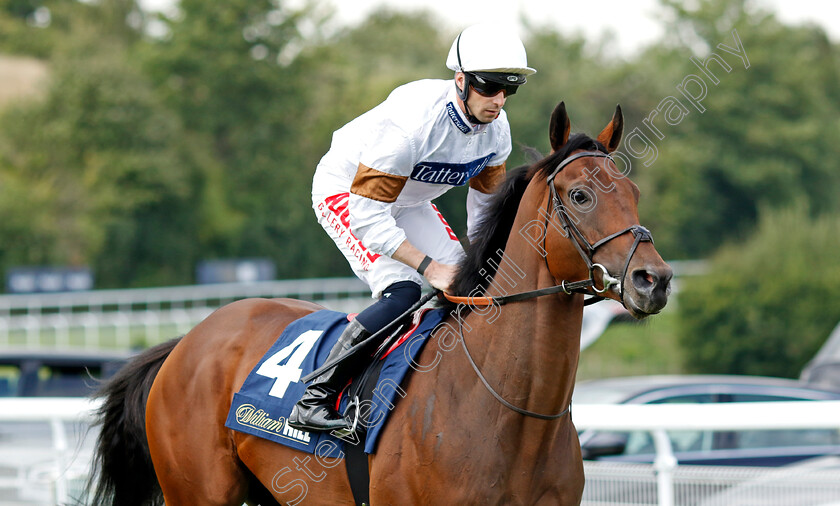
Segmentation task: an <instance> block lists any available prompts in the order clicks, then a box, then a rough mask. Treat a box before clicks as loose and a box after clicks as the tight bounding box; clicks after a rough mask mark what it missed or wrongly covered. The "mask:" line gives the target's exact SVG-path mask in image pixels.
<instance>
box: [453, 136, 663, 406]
mask: <svg viewBox="0 0 840 506" xmlns="http://www.w3.org/2000/svg"><path fill="white" fill-rule="evenodd" d="M581 158H606V159H608V160H610V161H612V160H613V159H612V157H611V156H610V155H609V154H607V153H602V152H600V151H583V152H581V153H577V154H574V155H572V156H570V157H568V158H566V159H564V160H563V161H562V162H560V164H559V165H558V166H557V168H555V169H554V171H552V172H551V174H550V175H549V176H548V181H547V183H548V187H549V189H550V190H549V191H550V193H551V198H550V199H548V204H547V208H546V213H545V223H544V227H543V230H544V231H545V233H544V234H543V252H544V253H545V252H546V251H547V250H546V249H545V241H546V236H547V235H548V226H549V221H548V220H549V219H551V217H552V216H553V215H556V216H557V217H558V218H559V220H560V226H561V227H562V228H563V231H564V232H565V236H566V237H568V238H569V240H571V241H572V244H574V245H575V249H577V251H578V253H579V254H580V257H581V258H582V259H583V261H584V262H585V263H586V266H587V268H588V269H589V278H588V279H584V280H581V281H573V282H568V281H566V280H563V281H561V282H560V284H559V285H555V286H551V287H548V288H541V289H538V290H530V291H527V292H520V293H516V294H512V295H497V296H483V297H455V296H451V295H447V294H446V293H444V294H443V295H444V297H445V298H446V299H447V300H449V301H450V302H456V303H458V304H459V306H458V315H457V317H456V318H455V319H456V320H457V321H458V335H459V337H460V341H461V345H462V346H463V347H464V353H465V354H466V356H467V359H468V360H469V362H470V365H471V366H472V368H473V370H474V371H475V373H476V375H477V376H478V378H479V379H480V380H481V382H482V383H483V384H484V386H485V387H486V388H487V390H489V391H490V393H491V394H493V397H495V398H496V400H498V401H499V402H500V403H501V404H502V405H504V406H505V407H507V408H508V409H511V410H513V411H515V412H517V413H519V414H521V415H525V416H530V417H532V418H539V419H541V420H555V419H557V418H560V417H562V416H563V415H565V414H566V413H571V410H572V405H571V404H569V406H568V407H566V409H564V410H563V411H561V412H560V413H557V414H553V415H545V414H542V413H537V412H534V411H529V410H527V409H522V408H519V407H517V406H514V405H513V404H511V403H510V402H508V401H507V400H505V399H504V398H503V397H502V396H501V395H499V393H498V392H496V390H494V389H493V387H492V386H490V383H488V382H487V380H486V379H485V378H484V375H483V374H481V370H480V369H479V368H478V365H477V364H476V363H475V360H473V358H472V355H471V354H470V350H469V349H468V348H467V342H466V339H464V329H463V323H462V319H461V317H460V316H461V315H460V311H461V308H462V307H463V306H462V305H461V304H468V305H474V306H487V305H491V304H498V305H504V304H506V303H508V302H517V301H521V300H527V299H532V298H535V297H541V296H543V295H551V294H555V293H560V292H563V293H565V294H567V295H571V294H573V293H584V294H589V295H593V296H592V297H591V298H589V299H586V300H585V301H584V304H585V305H586V304H591V303H593V302H599V301H601V300H604V298H605V297H602V296H601V295H600V294H602V293H604V292H606V291H607V290H609V289H611V288H612V287H613V286H618V289H619V295H620V302H621V304H622V305H624V280H625V278H626V277H627V269H628V267H629V266H630V260H631V259H632V258H633V255H634V254H635V253H636V249H637V248H638V247H639V243H641V242H651V243H652V242H653V237H652V236H651V234H650V231H648V229H646V228H645V227H643V226H641V225H631V226H629V227H627V228H625V229H623V230H619V231H618V232H615V233H614V234H610V235H608V236H606V237H604V238H603V239H601V240H599V241H597V242H595V243H594V244H592V243H590V242H589V241H588V240H587V239H586V237H585V236H584V235H583V233H582V232H581V231H580V229H578V228H577V226H576V225H575V224H574V221H573V220H572V219H571V217H570V216H569V214H568V211H567V210H566V207H565V206H564V205H563V202H562V201H561V200H560V196H559V195H558V193H557V188H556V187H555V185H554V178H555V177H556V176H557V174H559V173H560V171H562V170H563V169H564V168H565V167H566V166H567V165H569V164H570V163H572V162H573V161H575V160H579V159H581ZM628 232H630V233H632V234H633V237H634V240H633V245H632V246H631V247H630V251H629V252H628V253H627V259H626V260H625V262H624V269H623V271H622V273H621V278H615V277H613V276H612V275H611V274H610V273H609V271H608V270H607V268H606V267H604V266H603V265H601V264H599V263H595V262H594V260H593V258H594V256H595V253H596V251H597V250H598V248H600V247H601V246H603V245H604V244H606V243H608V242H610V241H612V240H613V239H615V238H616V237H620V236H622V235H624V234H626V233H628ZM584 246H585V248H584ZM544 259H545V262H546V266H547V267H548V255H547V254H546V255H544ZM549 270H550V267H549ZM596 270H600V271H601V281H602V283H603V287H602V288H601V289H598V287H597V285H596V284H595V276H594V275H595V271H596ZM590 290H591V292H590ZM593 292H594V293H593Z"/></svg>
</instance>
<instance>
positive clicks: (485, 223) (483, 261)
mask: <svg viewBox="0 0 840 506" xmlns="http://www.w3.org/2000/svg"><path fill="white" fill-rule="evenodd" d="M580 149H586V150H591V151H602V152H604V153H606V152H607V150H606V148H605V147H604V146H603V145H602V144H601V143H600V142H598V141H596V140H594V139H592V138H590V137H589V136H587V135H585V134H575V135H573V136H571V137H570V138H569V140H568V142H566V144H565V145H563V147H562V148H561V149H559V150H558V151H555V152H554V153H552V154H550V155H548V156H546V157H544V158H543V159H542V160H539V161H537V162H536V163H534V164H533V165H523V166H520V167H517V168H515V169H513V170H510V171H508V173H507V177H506V178H505V181H504V182H503V183H502V184H501V185H499V187H498V188H497V189H496V192H495V193H494V194H493V197H492V198H491V200H490V203H489V204H488V206H487V210H486V211H485V214H484V217H483V218H482V219H481V221H480V222H479V223H478V225H477V228H476V231H475V234H474V237H475V240H474V241H473V242H472V243H471V244H470V246H469V247H468V248H467V254H466V255H465V256H464V258H463V259H462V260H461V262H460V263H459V264H458V273H457V274H456V276H455V279H454V281H453V283H452V292H453V294H454V295H473V296H476V295H481V294H483V293H484V291H485V290H486V289H487V287H488V285H489V283H490V281H489V280H491V279H492V278H493V276H494V275H495V274H496V267H497V266H498V265H499V261H500V260H501V253H502V252H504V249H505V246H506V245H507V241H508V237H509V236H510V231H511V229H512V228H513V222H514V220H515V218H516V212H517V210H518V209H519V203H520V202H521V200H522V196H523V195H524V194H525V189H526V188H527V187H528V184H529V183H530V182H531V180H532V179H533V178H534V177H541V178H545V177H548V175H549V174H550V173H551V172H552V171H553V170H554V168H555V167H557V164H559V163H560V162H562V161H563V160H565V159H566V158H568V157H569V155H571V153H573V152H575V151H577V150H580ZM444 305H454V304H452V303H444Z"/></svg>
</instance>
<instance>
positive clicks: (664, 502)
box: [651, 429, 677, 506]
mask: <svg viewBox="0 0 840 506" xmlns="http://www.w3.org/2000/svg"><path fill="white" fill-rule="evenodd" d="M651 435H652V436H653V444H654V446H655V447H656V459H655V460H654V461H653V467H654V469H656V489H657V495H658V496H659V506H674V469H676V468H677V458H676V457H675V456H674V449H673V448H672V447H671V440H670V439H669V438H668V434H667V433H666V432H665V431H664V430H663V429H656V430H652V431H651Z"/></svg>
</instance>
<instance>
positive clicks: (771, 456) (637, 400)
mask: <svg viewBox="0 0 840 506" xmlns="http://www.w3.org/2000/svg"><path fill="white" fill-rule="evenodd" d="M818 400H840V391H834V390H825V389H820V388H814V387H811V386H809V385H808V384H806V383H804V382H801V381H797V380H789V379H783V378H767V377H755V376H723V375H697V376H691V375H687V376H639V377H626V378H611V379H603V380H592V381H582V382H580V383H578V384H577V386H576V387H575V392H574V397H573V400H572V404H573V405H575V404H578V405H579V404H663V403H691V404H699V403H720V402H775V401H818ZM668 436H669V437H670V439H671V444H672V446H673V450H674V455H675V456H676V458H677V460H678V461H679V463H680V464H703V465H733V466H781V465H786V464H790V463H792V462H797V461H800V460H803V459H807V458H812V457H818V456H823V455H840V429H789V430H788V429H786V430H737V431H712V430H684V431H682V430H681V431H668ZM580 442H581V450H582V452H583V456H584V459H587V460H599V461H614V462H653V460H654V458H655V453H656V452H655V449H654V442H653V438H652V436H651V434H650V433H649V432H645V431H632V432H607V431H583V432H582V433H581V434H580Z"/></svg>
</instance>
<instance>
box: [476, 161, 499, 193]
mask: <svg viewBox="0 0 840 506" xmlns="http://www.w3.org/2000/svg"><path fill="white" fill-rule="evenodd" d="M504 180H505V164H504V163H503V164H501V165H493V166H492V167H485V168H484V170H482V171H481V172H480V173H479V174H478V175H477V176H475V177H474V178H471V179H470V188H472V189H473V190H477V191H480V192H481V193H487V194H490V193H493V192H495V191H496V188H498V187H499V185H500V184H502V181H504Z"/></svg>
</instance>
